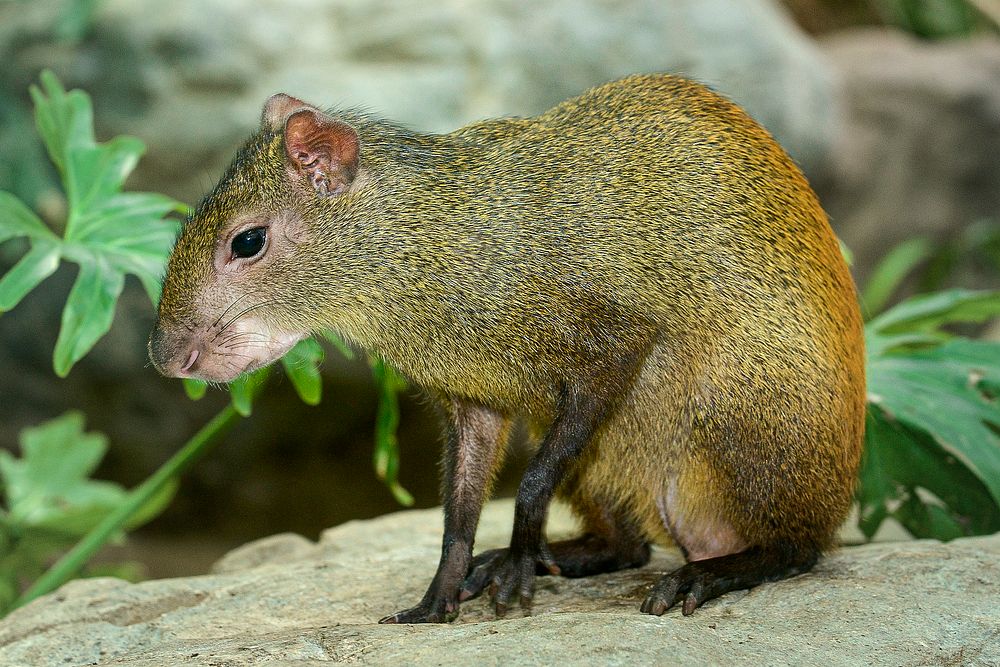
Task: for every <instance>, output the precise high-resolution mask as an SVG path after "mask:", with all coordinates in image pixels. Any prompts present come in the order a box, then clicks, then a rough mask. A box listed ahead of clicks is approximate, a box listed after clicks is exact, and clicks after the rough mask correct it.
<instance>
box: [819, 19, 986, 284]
mask: <svg viewBox="0 0 1000 667" xmlns="http://www.w3.org/2000/svg"><path fill="white" fill-rule="evenodd" d="M820 48H821V49H822V52H823V54H824V56H825V57H826V59H827V62H828V63H829V65H830V67H831V70H832V71H833V73H834V76H835V79H836V81H837V89H838V92H837V98H838V99H839V101H840V104H839V107H838V108H839V113H840V114H841V115H840V116H839V117H838V125H839V126H840V129H839V131H838V132H837V133H836V135H835V140H834V141H833V143H832V148H831V155H830V160H829V161H828V162H827V167H828V168H829V170H830V172H829V173H828V174H825V175H824V176H823V177H822V178H819V179H816V182H815V185H816V186H817V190H818V191H819V194H820V198H821V200H822V201H823V205H824V207H825V208H826V209H827V212H828V213H829V214H830V218H831V221H832V223H833V226H834V229H836V231H837V233H838V234H840V236H841V237H842V238H843V239H844V241H845V242H846V243H847V245H848V246H850V248H851V249H852V250H853V251H854V255H855V263H856V270H855V273H856V275H857V276H858V277H859V278H860V279H861V282H862V283H863V282H864V278H865V277H866V276H867V274H868V273H869V271H870V270H871V268H872V266H873V265H874V264H875V263H876V262H877V260H878V259H879V258H881V257H882V256H884V255H885V253H886V252H888V250H889V249H891V248H892V247H893V246H895V245H897V244H898V243H900V242H902V241H904V240H906V239H909V238H913V237H914V236H926V237H928V238H931V239H936V240H939V241H945V240H948V239H951V238H954V237H955V236H956V235H957V234H958V233H959V232H960V231H961V230H962V229H963V228H965V227H966V226H968V225H970V224H972V223H975V222H977V221H979V220H983V219H991V220H993V221H994V222H997V221H998V220H1000V187H997V184H998V183H1000V40H998V39H996V38H995V37H980V38H976V39H969V40H952V41H944V42H928V41H926V40H919V39H917V38H915V37H912V36H910V35H907V34H904V33H902V32H899V31H896V30H888V29H885V30H880V29H868V30H852V31H848V32H844V33H840V34H835V35H832V36H830V37H827V38H825V39H823V40H822V41H821V42H820ZM974 278H975V277H973V280H970V281H967V284H974V282H975V280H974ZM989 280H990V281H991V282H994V283H995V281H996V274H995V273H993V274H992V275H991V277H990V278H989ZM979 281H981V282H983V278H982V277H981V276H980V277H979ZM987 284H988V283H987Z"/></svg>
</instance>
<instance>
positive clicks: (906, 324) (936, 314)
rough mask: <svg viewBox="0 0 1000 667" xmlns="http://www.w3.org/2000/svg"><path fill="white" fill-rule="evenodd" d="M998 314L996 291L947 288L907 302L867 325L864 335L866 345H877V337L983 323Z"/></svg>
mask: <svg viewBox="0 0 1000 667" xmlns="http://www.w3.org/2000/svg"><path fill="white" fill-rule="evenodd" d="M998 315H1000V290H986V291H973V290H965V289H951V290H944V291H942V292H935V293H933V294H924V295H921V296H916V297H913V298H911V299H908V300H907V301H904V302H903V303H901V304H899V305H897V306H895V307H894V308H892V309H890V310H889V311H887V312H885V313H882V314H881V315H879V316H878V317H876V318H875V319H873V320H872V321H871V322H869V324H868V326H867V327H865V332H866V337H867V338H868V342H869V343H872V342H875V343H879V342H881V341H879V340H878V337H879V336H883V337H884V336H887V335H889V334H896V333H904V332H934V331H936V330H938V329H939V328H940V327H941V326H943V325H945V324H952V323H955V322H985V321H986V320H988V319H990V318H993V317H997V316H998ZM873 333H874V334H877V335H876V336H873V335H872V334H873ZM879 349H881V348H879Z"/></svg>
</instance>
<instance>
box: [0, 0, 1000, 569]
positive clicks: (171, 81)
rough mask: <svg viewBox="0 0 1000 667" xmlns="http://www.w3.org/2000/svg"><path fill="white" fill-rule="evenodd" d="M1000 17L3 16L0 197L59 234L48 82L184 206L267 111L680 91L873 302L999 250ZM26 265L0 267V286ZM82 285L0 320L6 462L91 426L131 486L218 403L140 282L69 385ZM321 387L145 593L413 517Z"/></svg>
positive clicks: (429, 435)
mask: <svg viewBox="0 0 1000 667" xmlns="http://www.w3.org/2000/svg"><path fill="white" fill-rule="evenodd" d="M998 20H1000V2H997V1H996V0H975V1H969V2H959V1H957V0H954V1H945V0H844V1H838V0H786V1H785V2H776V1H773V0H634V1H628V2H626V1H621V2H616V1H613V0H584V1H577V0H573V1H570V0H540V1H538V2H530V3H526V2H521V1H520V0H465V1H462V0H449V1H445V2H439V3H426V2H410V1H405V0H336V1H332V2H331V1H327V0H282V1H279V0H258V1H257V2H254V3H252V4H251V3H246V2H239V1H237V0H197V1H195V0H173V1H172V2H154V1H153V0H104V1H103V2H102V1H98V0H58V1H56V0H51V1H45V2H37V1H28V0H0V189H3V190H8V191H12V192H14V193H15V194H17V195H18V196H19V197H21V198H22V199H24V200H25V201H27V202H29V204H31V205H32V206H33V207H35V208H36V209H37V210H39V211H41V212H43V214H48V215H50V216H51V217H52V218H53V219H56V218H58V215H59V212H60V210H61V207H62V205H63V204H62V201H61V195H60V194H59V191H58V189H56V186H55V178H54V173H53V172H52V169H51V167H50V166H48V163H47V162H46V160H45V157H44V152H43V150H42V148H41V146H40V143H39V142H38V141H37V139H36V138H35V134H34V131H33V126H32V119H31V105H30V99H29V98H28V95H27V89H28V86H29V84H31V83H33V82H35V81H37V78H38V74H39V71H40V70H41V69H43V68H51V69H53V70H54V71H55V72H56V74H57V75H58V76H59V77H60V78H61V79H62V81H63V82H64V84H65V85H66V86H67V87H78V88H82V89H84V90H86V91H88V92H89V93H90V94H91V95H92V97H93V101H94V106H95V120H96V125H97V130H98V138H99V139H101V140H104V139H107V138H110V137H111V136H113V135H117V134H122V133H126V134H131V135H134V136H137V137H139V138H141V139H142V140H143V141H144V142H146V144H147V145H148V147H149V149H148V153H147V155H146V157H145V159H144V160H143V161H142V162H141V163H140V166H139V168H138V170H137V172H136V173H135V175H134V176H133V178H132V179H131V180H130V182H129V186H130V187H131V188H133V189H140V190H152V191H158V192H163V193H166V194H169V195H171V196H173V197H176V198H178V199H180V200H181V201H184V202H188V203H190V204H194V203H197V201H198V200H199V199H200V197H201V196H202V195H203V194H204V193H205V192H206V191H207V190H208V189H209V188H210V187H211V185H212V184H213V183H214V182H215V180H216V179H217V177H218V175H219V174H220V173H221V171H222V169H223V168H224V167H225V165H226V163H227V162H228V160H229V158H230V156H231V155H232V153H233V150H234V148H235V147H236V146H238V145H239V144H240V143H241V141H242V140H243V139H244V138H245V137H246V136H247V135H248V133H249V132H251V131H252V130H253V129H254V127H255V126H256V124H257V121H258V118H259V113H260V107H261V105H262V103H263V101H264V100H265V99H266V98H267V96H268V95H270V94H272V93H274V92H277V91H284V92H288V93H291V94H293V95H296V96H298V97H301V98H304V99H307V100H310V101H312V102H314V103H317V104H320V105H329V106H362V107H364V108H366V109H368V110H370V111H373V112H376V113H378V114H382V115H384V116H386V117H389V118H392V119H394V120H397V121H400V122H403V123H405V124H407V125H409V126H411V127H413V128H415V129H419V130H426V131H444V130H448V129H452V128H456V127H458V126H460V125H462V124H465V123H467V122H470V121H473V120H476V119H481V118H485V117H490V116H502V115H530V114H534V113H537V112H540V111H542V110H544V109H546V108H548V107H550V106H552V105H553V104H555V103H557V102H559V101H560V100H563V99H565V98H567V97H571V96H573V95H575V94H577V93H579V92H580V91H582V90H583V89H585V88H587V87H589V86H591V85H595V84H598V83H602V82H605V81H608V80H611V79H614V78H617V77H620V76H623V75H626V74H629V73H633V72H647V71H670V72H676V73H681V74H684V75H687V76H690V77H693V78H696V79H698V80H701V81H703V82H706V83H708V84H709V85H711V86H712V87H713V88H715V89H717V90H719V91H721V92H723V93H725V94H726V95H728V96H729V97H731V98H733V99H734V100H736V101H737V102H739V103H740V104H742V105H744V106H745V107H746V108H747V109H748V111H749V112H750V113H751V114H752V115H753V116H754V117H755V118H757V119H758V120H759V121H760V122H761V123H763V124H764V125H765V126H766V127H767V128H769V129H770V130H771V131H772V132H773V133H774V134H775V136H776V137H777V138H778V139H779V141H781V142H782V144H783V145H784V146H785V147H786V148H787V149H788V150H789V152H790V153H791V154H792V156H793V157H794V158H795V159H796V160H797V161H798V162H799V164H800V165H801V166H802V167H803V169H804V170H805V172H806V173H807V175H808V176H809V177H810V179H811V180H812V182H813V183H814V185H815V187H816V189H817V191H818V192H819V195H820V199H821V200H822V201H823V203H824V205H825V207H826V209H827V210H828V212H829V213H830V216H831V220H832V223H833V226H834V228H835V230H836V231H837V233H838V234H839V235H840V236H841V237H842V239H843V240H844V241H845V243H846V244H847V245H848V246H849V247H850V248H851V249H852V250H853V252H854V256H855V267H854V269H855V275H856V278H857V280H858V281H859V282H862V283H863V282H864V281H865V280H866V279H867V277H868V275H869V274H870V272H871V270H872V267H873V265H874V264H875V262H876V261H877V260H878V259H879V258H880V257H881V256H883V255H884V254H885V253H886V252H887V251H888V250H889V249H891V248H892V247H893V246H895V245H896V244H898V243H899V242H900V241H902V240H904V239H907V238H910V237H913V236H914V235H925V236H927V237H929V238H931V239H933V240H934V241H935V242H936V243H938V244H940V245H941V246H942V247H960V246H961V243H963V242H964V241H963V239H968V238H969V237H970V234H972V235H975V234H981V235H982V234H985V235H986V236H987V237H988V236H989V234H991V233H994V232H992V231H990V230H995V225H996V223H997V220H1000V39H998V38H997V30H996V26H997V22H998ZM984 230H985V231H984ZM956 244H957V245H956ZM8 245H9V244H8ZM16 250H17V249H16V248H11V247H8V246H0V269H3V270H6V269H7V268H9V266H10V265H11V264H12V263H13V261H14V259H15V258H16V255H15V251H16ZM952 264H956V266H957V268H958V269H960V270H959V271H958V272H951V273H952V274H954V277H953V279H954V280H959V281H961V280H966V281H972V282H974V283H975V282H978V283H980V284H981V283H983V282H985V281H993V284H994V285H996V284H997V281H996V273H992V274H991V273H990V272H989V270H988V269H981V268H980V267H977V266H973V265H971V263H966V262H961V261H960V262H957V263H956V262H952ZM72 272H73V269H72V268H63V269H61V270H60V271H59V272H58V273H57V274H56V275H55V276H54V277H53V278H51V279H49V280H48V281H47V282H46V283H44V284H43V286H42V287H41V288H40V289H38V290H37V291H36V292H34V293H32V294H31V295H30V296H29V297H27V298H26V299H25V301H24V302H22V303H21V304H20V305H19V306H18V307H17V310H16V311H14V312H13V313H11V314H7V315H4V316H3V317H0V378H2V380H0V446H3V447H6V448H14V447H15V444H16V441H17V434H18V432H19V431H20V429H22V428H24V427H26V426H30V425H33V424H36V423H38V422H41V421H43V420H45V419H49V418H52V417H54V416H56V415H59V414H61V413H62V412H64V411H65V410H67V409H70V408H75V409H81V410H83V411H84V412H85V413H86V414H87V416H88V428H91V429H96V430H100V431H103V432H105V433H107V434H108V435H109V437H110V439H111V441H112V450H111V452H110V454H109V456H108V459H107V461H106V462H105V464H104V466H103V467H102V469H101V470H100V471H99V474H98V476H102V477H105V478H110V479H115V480H118V481H120V482H122V483H124V484H127V485H132V484H135V483H137V482H139V481H141V480H142V479H144V478H145V477H146V476H147V475H148V474H149V473H150V472H151V471H152V470H153V469H154V468H155V467H156V466H157V465H158V464H159V463H160V462H162V461H163V460H164V459H166V458H167V456H168V455H169V454H170V453H171V452H172V451H173V450H174V449H175V448H176V447H177V446H179V445H180V444H181V443H182V442H183V441H185V440H186V439H187V438H188V437H189V436H190V435H191V434H192V433H193V432H194V431H195V430H196V429H197V428H199V427H200V426H201V425H202V424H204V422H205V421H206V420H207V419H209V418H210V417H211V415H213V414H214V413H215V412H216V411H217V410H218V409H219V407H220V405H221V404H222V403H223V402H224V401H225V400H226V398H225V396H224V395H223V394H222V393H221V392H210V393H209V396H208V397H206V398H205V399H202V400H201V401H199V402H191V401H189V400H188V399H187V398H185V396H184V392H183V391H182V389H181V387H180V385H179V383H177V382H175V381H167V380H164V379H162V378H160V377H158V376H157V375H156V373H155V372H154V371H153V370H152V369H151V368H150V367H149V365H148V363H147V362H146V358H145V337H146V335H147V332H148V330H149V328H150V326H151V321H152V312H151V309H150V308H149V304H148V301H147V300H146V298H145V296H144V295H143V294H142V293H141V290H140V289H139V287H138V285H137V284H136V285H129V286H128V288H127V291H126V295H125V296H124V297H123V301H122V303H121V306H120V307H119V311H118V316H117V319H116V321H115V325H114V328H113V330H112V332H111V334H110V335H109V336H108V337H107V338H106V339H105V340H104V341H102V342H101V343H100V344H99V345H98V347H97V348H96V349H95V350H94V352H93V353H91V354H90V355H89V356H88V357H87V358H86V359H85V360H84V361H83V362H81V363H80V364H78V365H77V366H76V367H75V368H74V370H73V371H72V373H71V374H70V376H69V378H68V379H67V380H63V381H60V380H57V379H56V377H55V376H54V374H53V373H52V370H51V362H50V358H51V352H52V349H53V345H54V342H55V337H56V333H57V329H58V321H59V313H60V310H61V304H62V303H63V301H64V300H65V296H66V293H67V291H68V290H69V286H70V284H71V281H72V278H73V273H72ZM970 286H972V285H970ZM325 368H326V384H325V395H324V399H323V402H322V404H321V405H320V406H319V407H315V408H310V407H307V406H305V405H303V404H302V403H301V402H300V401H299V400H298V399H297V398H296V397H295V395H294V392H293V391H292V390H291V387H290V386H289V385H288V383H287V381H285V382H283V383H282V382H278V383H276V386H273V387H272V388H271V389H270V390H269V391H268V392H267V393H266V395H265V397H264V398H263V400H262V401H261V402H260V403H259V405H258V406H257V408H256V410H255V412H254V415H253V416H252V417H251V418H250V419H248V420H244V421H243V422H242V423H241V424H240V425H239V426H238V427H237V428H236V429H235V430H234V431H233V432H232V433H231V434H230V436H229V438H228V440H227V442H226V443H225V444H224V445H223V446H221V447H220V448H219V449H218V450H216V452H215V453H214V454H213V455H212V456H211V457H210V458H209V459H208V460H206V461H204V462H202V463H201V464H200V465H199V466H198V468H197V470H196V471H195V472H194V473H192V474H190V475H189V476H188V477H187V478H186V479H185V480H184V482H183V485H182V488H181V490H180V492H179V494H178V498H177V500H176V501H175V503H174V505H173V506H172V507H171V509H170V510H168V511H167V513H166V514H164V515H163V516H162V517H161V518H159V519H157V520H156V521H155V522H154V523H152V524H150V525H149V526H147V527H146V528H144V529H143V530H142V531H140V532H139V533H138V534H137V535H136V537H135V539H134V540H132V544H133V546H132V547H131V548H132V549H133V550H134V551H133V553H136V554H138V555H139V557H140V558H142V559H143V560H145V561H146V563H147V566H148V569H149V572H150V574H152V575H156V576H162V575H170V574H188V573H196V572H199V571H201V570H203V569H205V568H206V567H207V564H208V563H210V562H211V561H212V560H213V559H214V558H215V557H216V556H218V555H219V554H221V553H222V552H224V551H225V550H227V549H228V548H230V547H232V546H235V545H236V544H239V543H242V542H244V541H247V540H249V539H252V538H255V537H260V536H263V535H268V534H271V533H274V532H280V531H286V530H291V531H297V532H301V533H303V534H305V535H307V536H309V537H315V536H316V535H317V534H318V533H319V531H320V530H321V529H323V528H325V527H328V526H331V525H334V524H337V523H340V522H342V521H345V520H348V519H353V518H362V517H369V516H374V515H377V514H381V513H383V512H386V511H390V510H393V509H396V508H397V507H398V506H397V505H395V503H394V501H393V500H392V498H391V496H390V495H389V493H388V492H387V491H386V490H385V489H384V487H382V486H381V485H380V484H379V483H378V482H377V480H376V479H375V478H374V475H373V473H372V472H371V444H372V443H371V440H372V438H371V429H372V424H373V420H374V409H375V397H374V394H373V392H372V388H371V382H370V380H369V377H368V373H367V369H366V367H365V365H364V363H363V361H354V362H348V361H345V360H342V359H340V358H338V357H337V356H336V354H335V353H331V354H330V355H329V360H328V362H327V364H326V367H325ZM437 434H438V426H437V421H436V418H435V416H434V414H433V413H432V412H431V411H430V410H429V408H428V406H427V405H426V404H425V403H424V402H422V401H421V400H420V398H419V397H418V396H416V395H413V396H411V397H410V398H409V399H408V400H407V401H406V403H405V404H404V406H403V423H402V426H401V430H400V441H401V450H402V475H401V478H402V483H403V485H404V486H406V487H407V488H408V489H409V490H410V491H412V492H413V493H414V495H415V497H416V501H417V505H418V506H430V505H433V504H435V503H436V502H437V494H436V487H437V469H436V461H437V453H438V435H437ZM512 458H513V463H512V464H511V465H512V469H511V470H510V471H508V474H506V475H505V476H504V478H503V479H502V480H501V483H500V492H501V493H511V492H512V491H513V489H514V488H515V485H516V474H515V473H516V469H517V465H518V460H519V458H522V457H518V456H514V457H512ZM164 543H167V544H169V545H171V546H172V547H174V548H171V549H164V548H163V546H164Z"/></svg>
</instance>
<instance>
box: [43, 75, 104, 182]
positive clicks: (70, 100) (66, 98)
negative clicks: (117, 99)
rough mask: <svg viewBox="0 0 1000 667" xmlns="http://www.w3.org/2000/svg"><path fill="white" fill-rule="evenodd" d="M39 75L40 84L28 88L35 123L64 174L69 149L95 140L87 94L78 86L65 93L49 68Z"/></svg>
mask: <svg viewBox="0 0 1000 667" xmlns="http://www.w3.org/2000/svg"><path fill="white" fill-rule="evenodd" d="M40 79H41V83H42V85H41V88H39V87H38V86H31V87H30V88H29V89H28V91H29V92H30V93H31V99H32V100H33V101H34V103H35V126H36V127H37V129H38V134H39V136H41V138H42V142H43V143H44V144H45V148H46V149H47V150H48V152H49V158H50V159H51V160H52V163H53V164H55V166H56V168H57V169H58V170H59V172H60V173H62V174H65V172H66V165H67V162H68V156H69V154H70V153H71V152H72V150H73V149H76V148H80V147H84V148H86V147H88V146H90V145H92V144H94V143H95V139H94V129H93V127H94V117H93V111H92V109H91V106H90V98H89V97H87V94H86V93H84V92H83V91H82V90H73V91H70V92H69V93H67V92H66V91H65V89H63V87H62V84H61V83H59V79H57V78H56V75H55V74H53V73H52V72H51V71H49V70H45V71H43V72H42V74H41V77H40Z"/></svg>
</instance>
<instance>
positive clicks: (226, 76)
mask: <svg viewBox="0 0 1000 667" xmlns="http://www.w3.org/2000/svg"><path fill="white" fill-rule="evenodd" d="M39 4H41V3H39ZM56 9H57V8H54V7H53V8H48V7H43V6H38V7H36V6H34V4H33V5H31V6H30V7H21V6H17V7H14V6H11V7H7V8H4V7H0V55H4V56H5V67H6V69H8V70H9V71H10V73H9V74H5V75H0V89H2V88H3V87H4V83H5V81H6V85H7V86H9V89H10V90H11V94H16V95H20V96H23V95H24V89H25V88H26V87H27V84H28V83H29V82H30V81H31V80H33V78H34V77H35V76H36V73H37V70H38V69H40V68H41V67H53V68H55V69H56V71H57V73H58V74H60V75H61V76H63V77H64V78H65V79H67V81H68V83H71V84H73V85H77V86H82V87H84V88H85V89H87V90H89V91H90V92H91V93H92V94H93V95H94V97H95V100H96V102H97V110H98V115H97V119H98V122H99V123H101V125H102V128H103V130H104V131H105V132H106V133H119V132H128V133H130V134H133V135H135V136H138V137H140V138H142V139H143V140H144V141H146V142H147V143H148V144H149V147H150V150H149V154H148V156H147V158H146V160H145V161H144V163H143V164H142V165H141V166H140V169H139V172H138V173H137V175H136V178H135V179H134V181H133V185H134V186H135V187H138V188H148V189H153V190H156V191H159V192H166V193H168V194H171V195H174V196H177V197H180V198H181V199H183V200H185V201H188V202H190V203H194V202H195V201H196V200H197V198H198V197H200V196H201V194H202V193H203V192H204V190H205V187H206V185H207V184H208V183H209V182H210V181H212V180H214V178H215V176H214V175H217V174H219V173H220V172H221V169H222V168H223V167H224V166H225V164H226V163H227V162H228V161H229V159H230V158H231V156H232V152H233V148H234V146H235V145H236V144H238V143H239V142H240V141H242V139H243V138H244V137H245V136H246V134H247V133H248V132H249V131H250V130H252V129H254V126H255V125H256V123H257V121H258V118H259V116H260V109H261V105H262V104H263V102H264V100H265V99H266V98H267V97H268V96H269V95H271V94H272V93H275V92H278V91H286V92H289V93H292V94H294V95H297V96H299V97H302V98H304V99H307V100H310V101H313V102H315V103H317V104H330V105H340V106H350V105H361V106H363V107H366V108H368V109H370V110H372V111H374V112H376V113H379V114H382V115H385V116H387V117H389V118H392V119H393V120H397V121H400V122H403V123H406V124H408V125H411V126H413V127H415V128H417V129H422V130H429V131H443V130H451V129H454V128H457V127H459V126H461V125H464V124H466V123H468V122H470V121H473V120H479V119H481V118H484V117H490V116H498V115H503V116H509V115H528V114H534V113H538V112H540V111H543V110H545V109H547V108H549V107H550V106H552V105H554V104H556V103H557V102H560V101H562V100H563V99H566V98H568V97H572V96H574V95H577V94H579V93H580V92H582V91H583V90H584V89H586V88H588V87H590V86H593V85H596V84H599V83H604V82H607V81H610V80H612V79H616V78H619V77H621V76H623V75H626V74H631V73H635V72H651V71H674V72H680V73H684V74H687V75H689V76H692V77H695V78H698V79H701V80H704V81H705V82H707V83H709V84H711V85H713V86H715V87H717V88H718V89H720V90H722V91H723V92H725V93H726V94H728V95H730V96H732V97H733V98H735V99H736V100H737V101H739V102H740V103H742V104H744V105H745V106H746V107H747V108H748V109H749V110H750V111H751V113H753V114H754V115H755V116H756V117H757V118H758V119H759V120H761V121H762V122H763V123H764V124H765V125H766V126H768V127H769V128H770V129H771V130H772V131H773V132H775V133H776V134H777V135H778V137H779V138H780V139H781V140H782V141H783V142H784V143H785V144H786V145H787V146H788V147H789V148H790V150H791V152H792V153H793V154H794V155H795V156H796V157H797V158H798V159H799V160H801V161H802V162H804V163H805V164H813V163H815V162H816V161H818V160H819V159H821V157H822V155H823V153H824V151H825V149H826V147H827V144H828V142H829V140H830V127H831V124H830V122H829V119H830V115H831V112H832V111H831V100H830V87H831V81H830V78H829V73H828V72H827V70H826V67H825V65H824V63H823V61H822V59H821V58H820V57H819V55H818V52H817V50H816V48H815V46H814V45H813V44H812V43H811V42H810V41H809V40H808V39H807V38H806V37H805V35H804V34H802V32H801V31H800V30H799V29H798V28H797V27H796V26H795V24H794V23H793V22H792V21H791V19H790V18H789V17H788V15H787V13H786V12H785V11H783V10H782V8H781V7H780V6H779V5H778V4H777V3H775V2H773V1H772V0H675V1H673V2H669V3H664V2H660V1H659V0H638V1H636V2H630V3H626V4H621V3H608V2H605V1H603V0H586V1H585V2H578V1H577V0H555V1H552V2H544V3H532V2H529V3H525V2H521V1H520V0H472V1H469V2H446V3H412V2H400V1H399V0H339V1H338V2H326V1H325V0H298V1H297V2H293V3H289V2H286V1H285V0H260V1H259V2H255V3H254V5H253V9H252V10H249V9H248V7H247V5H246V3H244V2H241V1H240V0H176V1H175V2H153V1H149V0H147V1H145V2H135V1H134V0H107V1H106V2H102V3H100V5H99V6H98V8H97V10H96V15H95V28H94V30H92V31H91V33H90V35H89V36H88V37H87V39H86V40H84V42H83V43H82V44H81V45H80V46H78V47H74V48H70V47H66V46H65V45H60V44H52V43H50V42H47V41H46V37H45V33H44V30H45V27H46V25H48V24H50V23H51V22H53V21H54V20H55V18H54V14H55V13H56ZM4 26H6V27H4Z"/></svg>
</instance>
